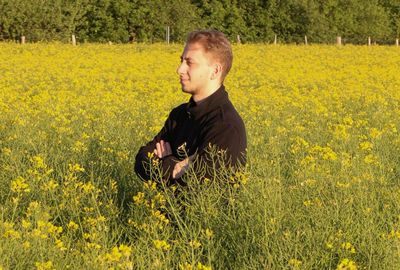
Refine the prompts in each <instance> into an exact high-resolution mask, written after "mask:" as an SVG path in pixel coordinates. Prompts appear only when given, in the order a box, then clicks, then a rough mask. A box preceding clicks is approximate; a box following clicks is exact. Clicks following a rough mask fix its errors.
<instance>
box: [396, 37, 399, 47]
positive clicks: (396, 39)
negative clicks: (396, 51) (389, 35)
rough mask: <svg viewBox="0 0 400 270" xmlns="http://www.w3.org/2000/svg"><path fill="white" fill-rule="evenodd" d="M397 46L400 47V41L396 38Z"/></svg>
mask: <svg viewBox="0 0 400 270" xmlns="http://www.w3.org/2000/svg"><path fill="white" fill-rule="evenodd" d="M396 46H399V39H398V38H396Z"/></svg>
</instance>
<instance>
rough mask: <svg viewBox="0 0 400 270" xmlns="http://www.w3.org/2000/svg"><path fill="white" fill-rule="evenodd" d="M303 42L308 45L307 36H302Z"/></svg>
mask: <svg viewBox="0 0 400 270" xmlns="http://www.w3.org/2000/svg"><path fill="white" fill-rule="evenodd" d="M304 44H306V45H308V41H307V36H304Z"/></svg>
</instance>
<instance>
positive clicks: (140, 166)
mask: <svg viewBox="0 0 400 270" xmlns="http://www.w3.org/2000/svg"><path fill="white" fill-rule="evenodd" d="M176 114H177V112H176V111H175V110H173V111H172V112H171V113H170V115H169V116H168V118H167V120H166V121H165V123H164V126H163V128H162V129H161V130H160V132H159V133H158V134H157V135H156V136H155V137H154V138H153V140H151V141H150V142H148V143H147V144H146V145H144V146H142V147H141V148H140V149H139V151H138V153H137V154H136V159H135V172H136V174H137V175H138V176H140V177H141V178H142V179H143V180H149V179H150V178H151V175H150V170H149V164H150V162H151V159H150V158H149V156H150V155H151V153H153V152H154V149H155V148H156V144H157V142H159V141H160V140H164V141H167V142H170V141H171V136H172V130H173V128H174V125H175V124H176ZM153 159H156V160H157V163H158V164H160V169H161V170H162V172H163V175H164V177H165V178H167V179H168V178H169V176H170V175H171V174H172V170H173V168H174V166H175V164H176V163H177V162H178V161H176V159H175V158H174V156H173V155H170V156H166V157H164V158H163V159H159V158H158V157H155V156H153ZM171 167H172V168H171Z"/></svg>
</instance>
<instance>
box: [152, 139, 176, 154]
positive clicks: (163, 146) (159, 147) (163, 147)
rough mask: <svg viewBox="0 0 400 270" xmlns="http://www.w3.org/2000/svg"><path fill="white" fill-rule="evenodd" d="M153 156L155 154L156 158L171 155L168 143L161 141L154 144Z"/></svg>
mask: <svg viewBox="0 0 400 270" xmlns="http://www.w3.org/2000/svg"><path fill="white" fill-rule="evenodd" d="M154 154H156V156H157V157H158V158H163V157H166V156H169V155H172V150H171V145H170V144H169V142H164V141H163V140H161V141H160V142H158V143H156V149H154Z"/></svg>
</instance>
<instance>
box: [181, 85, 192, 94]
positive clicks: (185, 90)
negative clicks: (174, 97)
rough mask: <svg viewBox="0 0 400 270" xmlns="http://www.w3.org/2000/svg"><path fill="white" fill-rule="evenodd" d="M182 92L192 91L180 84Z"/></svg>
mask: <svg viewBox="0 0 400 270" xmlns="http://www.w3.org/2000/svg"><path fill="white" fill-rule="evenodd" d="M182 92H183V93H187V94H191V93H192V92H193V91H192V90H191V89H190V88H187V87H184V86H183V85H182Z"/></svg>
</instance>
